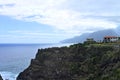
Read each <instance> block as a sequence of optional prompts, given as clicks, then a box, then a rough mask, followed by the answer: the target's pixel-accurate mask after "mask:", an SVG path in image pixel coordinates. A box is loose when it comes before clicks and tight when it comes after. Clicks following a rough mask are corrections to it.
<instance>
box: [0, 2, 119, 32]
mask: <svg viewBox="0 0 120 80" xmlns="http://www.w3.org/2000/svg"><path fill="white" fill-rule="evenodd" d="M71 1H72V3H71ZM96 1H97V0H93V1H92V0H86V1H83V0H82V1H81V0H80V1H78V0H0V5H1V6H2V7H0V15H6V16H10V17H13V18H15V19H19V20H25V21H29V22H30V21H35V22H38V23H40V24H47V25H50V26H52V27H54V28H56V29H58V30H63V31H66V32H67V33H71V32H74V33H76V34H77V33H79V32H80V33H84V32H89V31H95V30H100V29H107V28H116V27H117V25H118V24H117V23H116V22H115V21H109V19H104V18H95V17H90V16H96V15H97V16H103V15H104V16H108V15H109V16H111V15H115V14H117V15H119V14H118V13H117V12H118V11H117V10H115V12H113V13H109V12H111V10H110V9H108V10H107V11H105V10H106V9H107V8H106V7H105V6H107V4H106V5H105V3H104V1H103V0H102V1H101V2H100V1H99V2H98V3H95V2H96ZM107 2H109V1H106V3H107ZM114 2H115V1H114ZM91 3H92V5H91ZM99 3H100V4H99ZM73 4H74V5H75V4H77V6H75V7H74V6H72V5H73ZM98 4H99V5H98ZM102 4H103V6H102ZM114 4H115V3H114ZM114 4H113V5H112V4H111V5H108V7H111V8H112V6H113V7H114V8H116V7H117V9H118V8H120V7H118V6H119V5H118V6H116V7H115V6H114ZM104 7H105V10H104V9H103V8H104ZM102 9H103V10H102ZM112 9H113V8H112ZM90 10H91V11H90ZM98 12H99V13H98ZM86 16H89V17H86ZM109 16H108V17H109Z"/></svg>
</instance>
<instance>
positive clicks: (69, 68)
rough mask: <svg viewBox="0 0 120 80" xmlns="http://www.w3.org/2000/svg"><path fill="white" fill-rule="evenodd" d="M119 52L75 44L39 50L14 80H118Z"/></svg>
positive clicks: (99, 46) (104, 47)
mask: <svg viewBox="0 0 120 80" xmlns="http://www.w3.org/2000/svg"><path fill="white" fill-rule="evenodd" d="M119 79H120V51H119V48H115V47H114V46H110V45H99V44H96V45H85V44H76V45H72V46H70V47H62V48H57V47H54V48H48V49H39V50H38V53H37V55H36V57H35V59H32V60H31V64H30V66H29V67H28V68H27V69H25V70H24V71H23V72H21V73H20V74H19V76H18V77H17V80H119Z"/></svg>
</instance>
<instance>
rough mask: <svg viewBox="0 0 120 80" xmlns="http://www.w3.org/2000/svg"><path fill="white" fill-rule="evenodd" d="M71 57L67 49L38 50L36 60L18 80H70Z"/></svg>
mask: <svg viewBox="0 0 120 80" xmlns="http://www.w3.org/2000/svg"><path fill="white" fill-rule="evenodd" d="M69 57H70V56H69V55H68V51H67V48H66V49H65V50H62V49H61V48H49V49H44V50H38V53H37V55H36V58H35V59H32V60H31V65H30V66H29V67H28V68H27V69H26V70H25V71H24V72H22V73H20V75H19V76H18V78H17V80H70V79H71V75H70V68H69V63H70V58H69Z"/></svg>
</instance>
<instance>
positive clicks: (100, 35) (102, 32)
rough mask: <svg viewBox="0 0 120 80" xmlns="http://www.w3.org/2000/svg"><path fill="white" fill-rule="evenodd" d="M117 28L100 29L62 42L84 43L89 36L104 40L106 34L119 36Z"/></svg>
mask: <svg viewBox="0 0 120 80" xmlns="http://www.w3.org/2000/svg"><path fill="white" fill-rule="evenodd" d="M116 31H117V30H114V29H107V30H100V31H96V32H93V33H86V34H83V35H81V36H77V37H74V38H71V39H66V40H63V41H61V42H63V43H83V42H84V41H85V40H86V39H87V38H94V39H95V40H96V41H99V40H103V37H104V36H118V34H117V32H116Z"/></svg>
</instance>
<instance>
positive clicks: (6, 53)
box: [0, 44, 70, 80]
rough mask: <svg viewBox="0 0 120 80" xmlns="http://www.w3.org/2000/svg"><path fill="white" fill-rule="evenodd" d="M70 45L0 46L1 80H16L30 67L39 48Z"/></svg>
mask: <svg viewBox="0 0 120 80" xmlns="http://www.w3.org/2000/svg"><path fill="white" fill-rule="evenodd" d="M69 45H70V44H0V74H1V75H2V77H3V80H16V77H17V76H18V74H19V73H20V72H22V71H23V70H24V69H26V68H27V67H28V66H29V65H30V61H31V59H32V58H35V55H36V53H37V51H38V49H40V48H48V47H61V46H69Z"/></svg>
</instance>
